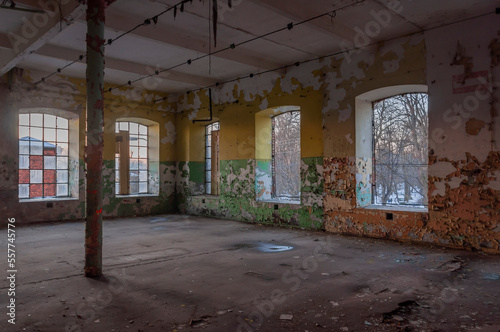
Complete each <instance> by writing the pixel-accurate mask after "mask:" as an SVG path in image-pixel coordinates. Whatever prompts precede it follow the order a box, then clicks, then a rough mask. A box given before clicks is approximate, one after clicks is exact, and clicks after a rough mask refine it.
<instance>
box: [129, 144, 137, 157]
mask: <svg viewBox="0 0 500 332" xmlns="http://www.w3.org/2000/svg"><path fill="white" fill-rule="evenodd" d="M138 157H139V148H138V147H136V146H131V147H130V158H138Z"/></svg>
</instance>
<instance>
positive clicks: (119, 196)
mask: <svg viewBox="0 0 500 332" xmlns="http://www.w3.org/2000/svg"><path fill="white" fill-rule="evenodd" d="M158 196H160V195H158V194H133V195H115V197H116V198H141V197H158Z"/></svg>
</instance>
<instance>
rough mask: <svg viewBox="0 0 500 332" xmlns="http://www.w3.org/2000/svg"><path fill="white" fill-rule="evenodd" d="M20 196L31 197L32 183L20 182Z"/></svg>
mask: <svg viewBox="0 0 500 332" xmlns="http://www.w3.org/2000/svg"><path fill="white" fill-rule="evenodd" d="M19 198H30V185H29V184H20V185H19Z"/></svg>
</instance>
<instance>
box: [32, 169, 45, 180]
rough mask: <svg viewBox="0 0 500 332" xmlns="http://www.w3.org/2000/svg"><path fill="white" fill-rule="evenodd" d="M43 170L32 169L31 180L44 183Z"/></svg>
mask: <svg viewBox="0 0 500 332" xmlns="http://www.w3.org/2000/svg"><path fill="white" fill-rule="evenodd" d="M42 176H43V171H42V170H31V171H30V182H31V183H42Z"/></svg>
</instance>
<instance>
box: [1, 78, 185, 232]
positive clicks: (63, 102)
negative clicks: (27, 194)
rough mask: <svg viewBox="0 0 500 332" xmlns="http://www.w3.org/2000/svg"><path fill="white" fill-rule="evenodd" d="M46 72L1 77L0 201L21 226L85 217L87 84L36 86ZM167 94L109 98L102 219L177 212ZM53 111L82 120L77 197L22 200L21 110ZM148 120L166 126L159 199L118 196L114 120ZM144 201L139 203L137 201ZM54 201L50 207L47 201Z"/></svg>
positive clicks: (61, 81) (121, 92)
mask: <svg viewBox="0 0 500 332" xmlns="http://www.w3.org/2000/svg"><path fill="white" fill-rule="evenodd" d="M42 75H43V73H41V72H37V71H29V72H28V71H23V70H20V69H14V70H13V71H12V72H11V73H9V74H7V75H5V76H3V77H1V78H0V98H1V101H2V102H1V103H0V111H1V113H2V121H0V123H1V126H2V128H1V133H0V160H1V161H0V163H1V174H2V178H0V200H1V201H2V205H1V208H0V209H1V211H2V215H6V216H12V217H15V218H16V219H17V220H18V221H19V222H20V223H31V222H38V221H60V220H78V219H83V218H85V163H84V150H85V149H84V144H85V128H86V124H85V117H86V114H85V100H86V99H85V83H84V80H78V79H73V78H69V77H63V76H58V75H54V76H52V77H51V78H50V79H48V80H47V81H46V82H45V83H44V84H41V85H39V86H38V87H35V86H34V84H33V82H34V81H37V80H38V79H39V78H40V77H41V76H42ZM163 97H164V95H163V94H158V93H154V92H147V91H144V90H137V89H127V88H125V89H118V90H113V92H112V93H111V94H110V93H108V94H106V95H105V100H104V168H103V178H104V207H103V215H104V216H106V217H111V216H113V217H114V216H132V215H148V214H159V213H166V212H171V211H175V210H176V205H175V170H176V169H175V162H174V160H175V159H174V158H175V157H174V144H175V141H176V132H175V127H173V124H174V123H175V113H173V112H172V111H165V110H172V109H173V106H172V105H171V104H169V103H168V102H164V103H158V104H154V103H152V100H154V99H159V98H163ZM38 107H44V108H53V109H58V110H64V111H68V112H71V113H73V114H75V116H76V117H78V118H79V129H78V130H77V133H76V134H75V136H76V137H78V140H79V143H78V146H79V148H78V155H79V157H78V158H77V160H74V161H72V162H71V163H70V166H69V167H70V170H76V171H77V174H78V177H77V182H78V185H77V187H76V188H77V190H76V191H77V193H76V194H77V195H75V198H71V199H56V200H29V201H21V202H20V201H19V199H18V168H19V163H18V157H17V156H18V154H19V150H18V146H19V144H18V115H19V110H20V109H30V108H38ZM129 117H131V118H144V119H149V120H152V121H156V122H158V123H161V124H162V126H161V128H160V137H159V138H158V139H159V141H160V142H161V143H160V145H161V147H160V153H159V155H160V160H159V167H160V169H159V174H160V176H159V179H157V180H156V182H157V184H158V186H159V188H158V189H159V190H158V191H159V193H160V194H159V195H158V196H144V197H133V198H132V197H125V198H117V197H115V174H114V172H115V161H114V160H115V121H116V120H117V119H119V118H129ZM137 198H140V201H138V200H137ZM48 202H50V203H51V205H48V204H47V203H48Z"/></svg>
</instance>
